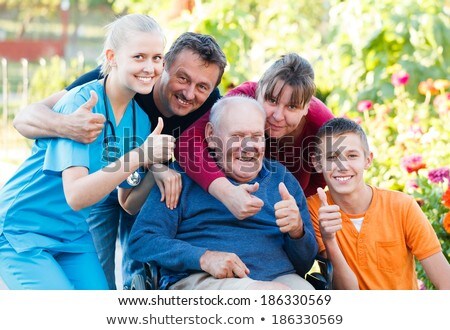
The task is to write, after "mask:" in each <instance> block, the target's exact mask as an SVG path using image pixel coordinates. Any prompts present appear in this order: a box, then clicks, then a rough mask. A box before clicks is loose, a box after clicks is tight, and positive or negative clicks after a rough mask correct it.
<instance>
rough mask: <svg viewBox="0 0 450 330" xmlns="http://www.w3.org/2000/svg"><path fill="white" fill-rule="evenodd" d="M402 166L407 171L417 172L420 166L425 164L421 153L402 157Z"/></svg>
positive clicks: (422, 166) (423, 166)
mask: <svg viewBox="0 0 450 330" xmlns="http://www.w3.org/2000/svg"><path fill="white" fill-rule="evenodd" d="M402 166H403V168H404V169H405V170H406V171H407V172H408V173H413V172H416V173H417V171H419V170H420V169H421V168H426V167H427V165H426V164H425V163H424V162H423V159H422V156H421V155H411V156H405V157H403V159H402Z"/></svg>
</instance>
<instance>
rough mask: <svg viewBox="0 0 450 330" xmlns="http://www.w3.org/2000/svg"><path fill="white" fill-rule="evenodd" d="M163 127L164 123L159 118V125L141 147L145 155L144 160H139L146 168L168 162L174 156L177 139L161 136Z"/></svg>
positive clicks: (170, 136)
mask: <svg viewBox="0 0 450 330" xmlns="http://www.w3.org/2000/svg"><path fill="white" fill-rule="evenodd" d="M163 127H164V122H163V120H162V118H161V117H159V118H158V125H157V126H156V127H155V129H154V130H153V132H152V134H150V135H149V136H148V137H147V139H146V140H145V142H144V143H143V144H142V146H141V147H140V149H141V150H140V151H141V152H142V153H143V159H139V161H140V162H142V164H143V165H144V166H150V165H153V164H158V163H163V162H166V161H168V160H169V159H170V158H171V157H172V155H173V149H174V148H175V138H174V137H173V136H172V135H168V134H161V132H162V129H163Z"/></svg>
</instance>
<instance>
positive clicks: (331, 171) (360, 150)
mask: <svg viewBox="0 0 450 330" xmlns="http://www.w3.org/2000/svg"><path fill="white" fill-rule="evenodd" d="M319 150H320V154H321V157H320V160H319V162H318V163H316V169H317V170H318V171H319V172H322V173H323V176H324V178H325V181H326V183H327V185H328V188H329V189H330V192H331V194H332V195H333V194H336V195H337V194H339V195H355V194H360V193H361V194H362V192H363V191H364V189H365V183H364V170H366V169H367V168H369V166H370V165H371V163H372V158H373V155H372V153H371V152H370V151H368V150H367V149H366V148H365V147H364V144H363V142H362V141H361V137H360V136H359V135H358V134H356V133H344V134H342V135H328V136H326V137H324V138H322V139H321V143H320V145H319Z"/></svg>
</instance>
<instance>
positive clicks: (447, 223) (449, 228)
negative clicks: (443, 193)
mask: <svg viewBox="0 0 450 330" xmlns="http://www.w3.org/2000/svg"><path fill="white" fill-rule="evenodd" d="M442 227H444V230H445V231H446V232H447V233H448V234H450V212H448V213H447V214H446V215H445V216H444V219H442Z"/></svg>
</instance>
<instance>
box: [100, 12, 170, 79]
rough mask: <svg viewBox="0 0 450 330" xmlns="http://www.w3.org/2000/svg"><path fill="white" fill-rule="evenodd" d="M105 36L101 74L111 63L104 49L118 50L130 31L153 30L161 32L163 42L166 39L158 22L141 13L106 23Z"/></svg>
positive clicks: (109, 68)
mask: <svg viewBox="0 0 450 330" xmlns="http://www.w3.org/2000/svg"><path fill="white" fill-rule="evenodd" d="M105 29H106V38H105V42H104V44H103V51H102V54H101V56H100V58H101V60H102V67H101V73H102V75H103V76H105V75H107V74H108V73H109V72H110V71H111V65H110V64H109V63H108V61H107V60H106V50H108V49H113V50H118V49H119V48H120V47H121V46H122V45H123V43H124V42H126V41H127V40H128V39H129V38H130V37H131V38H132V32H155V33H159V34H161V38H162V39H163V42H164V44H165V43H166V39H165V36H164V32H163V30H162V28H161V26H159V24H158V23H157V22H156V21H155V20H154V19H153V18H152V17H150V16H148V15H142V14H129V15H125V16H122V17H119V18H117V19H116V20H115V21H114V22H112V23H110V24H108V25H106V27H105Z"/></svg>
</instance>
